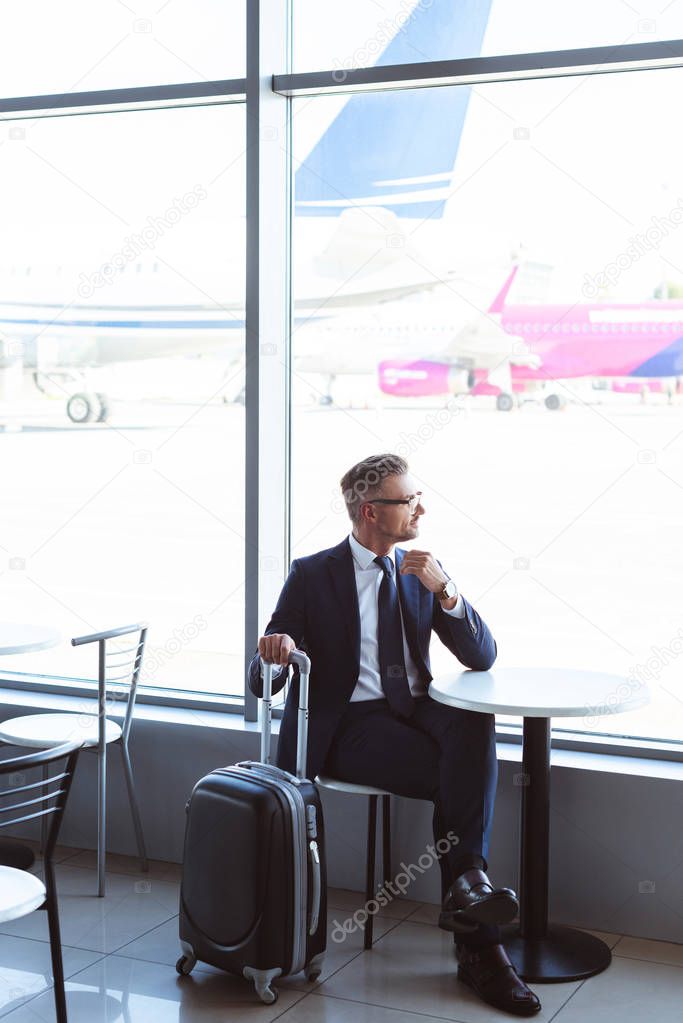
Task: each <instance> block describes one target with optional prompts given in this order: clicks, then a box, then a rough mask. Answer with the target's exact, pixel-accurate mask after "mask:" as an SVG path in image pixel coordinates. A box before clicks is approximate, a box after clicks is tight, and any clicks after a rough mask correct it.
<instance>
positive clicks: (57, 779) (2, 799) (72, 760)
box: [0, 742, 81, 1023]
mask: <svg viewBox="0 0 683 1023" xmlns="http://www.w3.org/2000/svg"><path fill="white" fill-rule="evenodd" d="M80 750H81V746H80V744H78V743H73V742H70V743H65V744H63V745H61V746H57V747H56V748H54V749H48V750H44V751H43V752H40V753H29V754H28V756H21V757H12V759H11V760H5V761H2V762H0V777H4V776H6V775H10V778H9V781H10V785H11V787H10V788H7V789H2V790H0V828H7V827H10V826H12V825H16V824H21V823H23V822H25V821H32V820H36V819H38V818H40V819H41V823H42V822H43V821H47V819H48V817H49V816H51V822H50V828H49V832H48V835H47V841H46V843H45V860H44V871H45V873H44V877H45V883H43V882H42V881H41V880H40V878H38V877H36V876H35V874H29V873H28V872H27V871H25V870H19V869H18V868H16V867H5V866H0V923H4V922H5V921H7V920H18V919H19V917H22V916H27V915H28V914H29V913H32V912H33V911H34V910H36V909H41V908H43V909H46V910H47V922H48V929H49V933H50V955H51V957H52V975H53V982H54V994H55V1010H56V1013H57V1020H58V1023H67V1018H66V995H65V992H64V967H63V965H62V945H61V938H60V934H59V910H58V907H57V891H56V888H55V872H54V865H53V862H52V856H53V853H54V850H55V846H56V844H57V837H58V835H59V829H60V826H61V823H62V816H63V814H64V809H65V807H66V800H67V797H68V795H69V789H70V788H71V782H72V779H73V775H74V771H75V770H76V763H77V760H78V754H79V753H80ZM65 758H66V764H65V765H64V766H63V767H62V768H61V770H58V772H57V773H55V774H53V775H52V776H50V768H51V767H52V765H54V764H55V763H56V762H57V761H61V760H64V759H65ZM38 767H40V768H42V776H41V777H40V778H39V779H38V780H37V781H34V782H27V781H26V772H28V771H30V770H31V769H32V768H38ZM12 776H14V777H12ZM12 782H17V784H12ZM51 786H52V787H51ZM38 793H40V794H38ZM17 795H19V800H18V801H17V802H10V803H9V805H6V802H7V800H13V799H15V797H16V796H17Z"/></svg>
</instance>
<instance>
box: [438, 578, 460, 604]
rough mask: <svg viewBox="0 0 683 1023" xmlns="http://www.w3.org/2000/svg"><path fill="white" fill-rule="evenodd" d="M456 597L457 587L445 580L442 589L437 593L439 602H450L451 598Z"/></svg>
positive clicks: (449, 580)
mask: <svg viewBox="0 0 683 1023" xmlns="http://www.w3.org/2000/svg"><path fill="white" fill-rule="evenodd" d="M457 596H458V587H457V586H456V585H455V583H454V582H453V580H452V579H447V580H446V582H445V583H444V584H443V589H442V590H441V592H440V593H439V600H450V599H451V597H457Z"/></svg>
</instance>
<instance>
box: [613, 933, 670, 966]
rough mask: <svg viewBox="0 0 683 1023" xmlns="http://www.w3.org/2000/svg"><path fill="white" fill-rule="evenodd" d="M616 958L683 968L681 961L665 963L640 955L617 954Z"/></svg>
mask: <svg viewBox="0 0 683 1023" xmlns="http://www.w3.org/2000/svg"><path fill="white" fill-rule="evenodd" d="M645 940H648V939H645ZM672 944H676V942H672ZM613 954H614V955H615V956H616V953H613ZM616 958H617V959H630V960H631V961H632V962H636V963H650V965H651V966H673V967H674V969H676V970H683V963H665V962H663V960H661V959H643V957H642V956H625V955H619V956H616Z"/></svg>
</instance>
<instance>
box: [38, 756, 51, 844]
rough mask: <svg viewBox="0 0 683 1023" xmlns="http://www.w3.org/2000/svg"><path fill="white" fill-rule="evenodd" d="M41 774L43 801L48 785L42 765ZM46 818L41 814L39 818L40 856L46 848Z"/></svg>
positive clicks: (44, 805) (44, 768) (45, 767)
mask: <svg viewBox="0 0 683 1023" xmlns="http://www.w3.org/2000/svg"><path fill="white" fill-rule="evenodd" d="M42 773H43V787H42V789H41V795H42V796H43V799H45V796H47V794H48V792H49V786H48V783H47V782H48V773H47V764H43V769H42ZM42 806H43V807H46V806H47V803H45V802H44V803H42ZM47 818H48V814H43V816H42V817H41V818H40V855H41V856H44V855H45V849H46V846H47Z"/></svg>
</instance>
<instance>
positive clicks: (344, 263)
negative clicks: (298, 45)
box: [0, 0, 492, 423]
mask: <svg viewBox="0 0 683 1023" xmlns="http://www.w3.org/2000/svg"><path fill="white" fill-rule="evenodd" d="M491 4H492V0H460V2H459V3H458V5H453V4H452V3H451V0H431V3H429V4H417V5H416V6H415V7H414V8H413V10H412V11H411V12H410V15H409V17H408V18H407V20H405V21H404V23H403V25H402V26H401V27H399V28H398V30H397V32H396V34H395V35H394V37H393V38H392V39H391V40H390V41H389V43H388V44H387V46H386V47H385V49H384V50H383V52H382V53H381V54H380V55H379V57H378V60H377V63H378V64H382V65H385V64H398V63H406V62H411V61H414V60H415V55H416V54H420V53H425V52H427V53H429V56H430V59H435V60H436V59H445V58H455V57H459V56H476V55H477V54H478V53H479V52H480V51H481V47H482V42H483V38H484V33H485V31H486V28H487V24H488V21H489V14H490V9H491ZM469 96H470V89H469V88H468V87H463V88H457V89H416V90H411V91H409V92H403V93H397V92H390V91H389V92H380V93H375V94H357V95H352V96H350V97H349V98H348V99H347V100H346V102H345V103H344V105H343V107H342V108H341V110H340V111H339V113H338V114H337V115H336V117H335V118H334V119H333V120H332V122H331V123H330V124H329V126H328V127H327V128H326V129H325V130H324V131H323V133H322V135H321V137H320V138H319V139H318V140H317V141H316V142H315V143H314V144H313V145H312V148H311V149H310V151H309V153H308V155H307V156H306V158H305V159H304V160H303V161H302V162H301V164H300V166H299V167H298V169H297V171H296V175H295V189H294V200H295V213H296V217H297V229H296V233H295V251H294V257H295V263H294V270H293V278H294V281H295V292H294V293H295V303H294V330H295V334H296V345H295V348H294V362H295V365H297V364H298V360H300V365H301V366H306V367H308V369H309V370H310V371H313V372H322V373H323V374H325V375H326V377H327V381H328V385H327V393H324V394H323V395H322V396H321V399H320V400H321V404H329V403H331V401H332V397H331V393H330V391H331V386H332V382H333V381H334V378H335V376H336V374H337V373H338V372H339V371H340V367H339V365H337V364H336V363H335V361H334V360H335V358H336V357H337V356H338V355H339V345H338V343H337V342H338V338H337V337H335V335H334V330H333V331H332V333H331V335H330V334H329V330H328V328H329V321H330V320H331V319H332V318H334V317H335V316H336V315H337V314H342V315H343V316H350V317H353V316H354V315H356V316H360V315H363V313H364V312H367V310H370V309H372V310H376V309H377V308H378V306H380V305H381V304H382V303H387V302H393V301H395V300H397V299H404V298H405V297H406V296H410V295H417V294H421V293H424V292H427V291H430V290H431V289H434V288H436V287H439V286H440V285H441V284H442V283H443V282H444V281H446V282H447V281H448V280H452V279H453V278H454V271H453V270H451V269H450V268H449V266H448V257H447V255H446V254H445V253H444V256H443V259H442V258H441V256H440V254H438V253H437V254H436V255H435V254H434V253H433V252H431V253H430V259H429V261H427V260H426V259H424V258H422V257H420V256H419V253H417V250H416V247H415V244H414V243H413V242H411V240H410V234H409V232H408V231H407V229H406V227H405V226H404V224H403V218H413V219H414V218H416V217H419V218H421V220H422V221H424V220H425V219H426V220H428V221H430V222H434V223H436V222H438V220H439V218H440V217H441V216H442V214H443V210H444V207H445V205H446V202H447V199H448V196H449V192H450V190H451V188H452V181H453V174H454V168H455V163H456V157H457V154H458V149H459V146H460V140H461V136H462V132H463V127H464V124H465V119H466V114H467V108H468V103H469ZM349 154H353V157H352V158H349ZM243 233H244V232H243V231H242V232H239V231H238V232H232V233H231V237H232V236H234V242H235V243H236V245H240V244H241V241H243ZM240 235H241V237H240ZM214 244H215V237H214ZM242 249H243V246H242ZM198 256H199V258H198V259H195V262H194V263H193V265H192V267H191V269H190V270H189V272H188V275H187V276H188V278H189V280H192V281H196V282H197V283H198V285H199V288H200V290H201V291H204V293H205V294H207V295H211V296H214V295H215V296H216V300H214V301H211V300H209V301H207V302H198V301H197V288H193V287H185V286H184V285H183V282H182V279H179V277H178V275H176V274H174V273H173V272H172V270H170V269H169V268H168V267H167V266H166V265H165V263H164V261H163V260H160V259H155V257H154V255H153V254H149V255H148V256H146V257H145V258H144V259H143V258H141V259H139V260H136V261H135V262H130V264H129V265H127V266H125V268H124V270H123V272H121V273H120V274H119V275H117V279H116V281H115V284H114V285H112V287H111V289H109V288H97V289H95V288H93V289H91V291H92V293H90V294H88V293H86V294H84V295H83V294H80V293H79V294H76V295H74V294H73V292H69V293H67V292H66V290H65V284H64V282H65V281H66V280H70V279H72V277H73V274H72V273H70V272H67V271H68V267H67V268H65V266H63V265H61V266H60V267H54V268H52V270H51V271H49V272H48V269H47V268H41V267H39V266H37V265H35V264H34V265H32V266H30V267H17V266H14V267H13V272H11V270H12V268H10V269H9V270H8V271H7V272H6V273H5V274H3V273H2V272H1V271H0V285H2V287H3V290H4V291H5V292H6V293H7V295H8V297H7V298H6V299H4V300H3V299H2V297H1V296H0V342H2V344H1V345H0V374H1V373H2V371H3V369H4V370H7V371H9V370H11V369H12V367H16V365H17V364H20V365H21V367H22V371H25V372H26V373H28V374H30V375H31V379H32V381H33V383H34V384H35V385H36V386H37V387H38V388H39V389H41V390H48V389H49V388H50V386H54V385H57V386H59V387H60V389H61V390H62V393H64V392H65V391H66V392H67V394H68V400H67V402H66V411H67V415H68V416H69V418H70V419H71V420H72V421H73V422H75V423H86V422H91V421H99V422H104V421H106V420H107V418H108V416H109V408H110V401H109V399H108V397H107V395H106V394H103V393H101V392H98V391H96V390H95V389H94V388H95V387H96V386H97V385H96V384H92V385H91V382H90V381H91V379H92V378H93V377H94V375H95V374H94V371H96V370H98V369H101V368H103V367H107V366H112V365H116V364H118V363H123V362H132V361H136V360H140V359H145V360H146V359H164V358H169V357H173V356H179V355H199V354H204V353H209V352H214V353H222V354H224V355H226V356H227V357H228V358H231V359H232V360H234V361H233V365H236V366H239V365H240V361H242V362H243V359H244V344H245V340H244V299H243V296H242V297H239V296H240V292H241V291H242V289H243V268H242V269H240V254H239V253H238V254H237V255H236V256H235V257H234V258H233V260H232V263H231V264H230V265H228V266H226V267H221V269H222V271H223V272H222V274H219V275H216V268H217V267H216V258H215V253H213V252H211V251H210V245H209V244H206V245H202V244H201V243H199V244H198ZM202 257H203V259H204V263H205V265H203V264H202ZM79 263H80V265H81V266H82V257H81V258H79ZM427 263H429V267H428V268H427ZM206 275H208V277H207V276H206ZM209 278H210V279H211V280H212V281H215V283H212V285H211V286H210V287H208V286H206V285H205V282H206V280H207V279H209ZM226 282H227V283H228V286H229V285H230V283H231V282H232V283H233V284H234V294H233V295H230V294H226V288H225V284H226ZM169 295H172V296H173V301H171V302H169V300H168V297H169ZM9 296H11V297H9ZM346 329H347V321H346V320H342V321H341V322H340V331H341V333H342V335H343V334H344V333H345V332H346ZM321 331H322V333H323V334H324V335H325V336H326V337H327V336H329V337H330V338H331V341H330V345H331V347H330V349H329V350H324V351H321V350H320V347H319V345H318V344H317V341H318V338H319V336H320V332H321ZM399 350H400V348H399ZM389 351H390V352H393V353H394V354H396V351H397V347H396V345H395V344H392V346H391V347H390V349H389ZM364 359H365V361H364V363H363V370H362V371H363V372H368V371H370V372H372V371H374V369H375V366H376V363H372V355H371V352H370V350H369V349H368V346H367V345H366V346H365V352H364ZM315 367H318V368H317V369H316V368H315ZM342 371H343V367H342ZM351 371H354V370H351ZM234 397H235V400H238V401H239V400H243V392H239V391H238V393H237V394H236V395H235V396H234Z"/></svg>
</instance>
